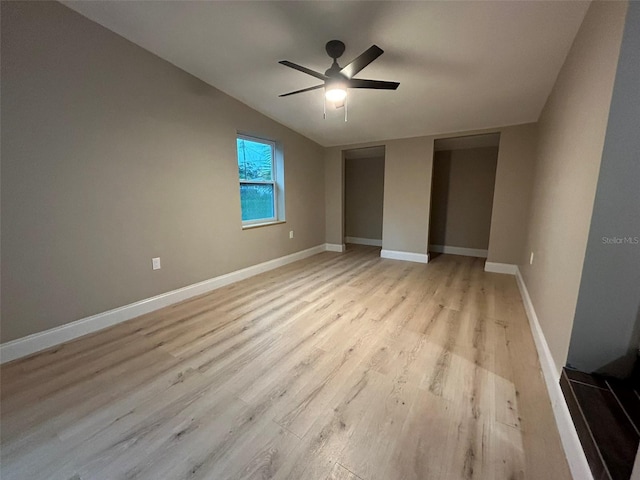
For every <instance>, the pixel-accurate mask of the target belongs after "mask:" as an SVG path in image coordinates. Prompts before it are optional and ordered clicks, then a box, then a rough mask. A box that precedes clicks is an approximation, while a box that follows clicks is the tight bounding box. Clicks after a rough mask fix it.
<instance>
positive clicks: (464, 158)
mask: <svg viewBox="0 0 640 480" xmlns="http://www.w3.org/2000/svg"><path fill="white" fill-rule="evenodd" d="M499 143H500V134H499V133H491V134H484V135H468V136H463V137H453V138H445V139H438V140H435V142H434V149H433V150H434V152H433V175H432V181H431V211H430V218H429V255H430V258H435V257H437V256H438V255H440V254H443V253H446V254H453V255H465V256H470V257H480V258H487V254H488V249H489V231H490V229H491V213H492V210H493V192H494V188H495V183H496V168H497V164H498V148H499Z"/></svg>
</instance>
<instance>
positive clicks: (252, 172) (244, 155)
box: [237, 138, 273, 181]
mask: <svg viewBox="0 0 640 480" xmlns="http://www.w3.org/2000/svg"><path fill="white" fill-rule="evenodd" d="M237 146H238V170H239V172H240V180H266V181H271V180H273V172H272V168H273V157H272V155H273V152H272V149H271V145H270V144H268V143H260V142H252V141H251V140H247V139H244V138H238V139H237Z"/></svg>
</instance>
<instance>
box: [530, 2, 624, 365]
mask: <svg viewBox="0 0 640 480" xmlns="http://www.w3.org/2000/svg"><path fill="white" fill-rule="evenodd" d="M626 9H627V3H626V2H598V1H597V2H593V3H592V4H591V6H590V7H589V10H588V12H587V15H586V16H585V19H584V22H583V24H582V26H581V27H580V30H579V32H578V35H577V36H576V39H575V41H574V43H573V46H572V48H571V50H570V51H569V54H568V56H567V59H566V61H565V63H564V66H563V67H562V69H561V71H560V74H559V75H558V79H557V81H556V84H555V86H554V88H553V90H552V92H551V95H550V96H549V99H548V101H547V103H546V105H545V107H544V109H543V112H542V115H541V117H540V121H539V143H538V154H537V162H536V168H535V176H534V183H533V190H532V197H531V198H532V200H531V211H530V218H529V225H528V235H527V240H526V248H525V253H524V256H525V257H528V255H529V252H534V254H535V258H534V263H533V265H531V266H530V265H529V264H528V262H525V263H524V264H522V265H521V270H522V274H523V277H524V280H525V283H526V285H527V289H528V290H529V293H530V295H531V299H532V301H533V304H534V308H535V310H536V313H537V316H538V318H539V320H540V325H541V327H542V330H543V332H544V335H545V337H546V340H547V342H548V344H549V348H550V350H551V353H552V355H553V358H554V360H555V363H556V366H557V367H558V369H560V368H561V367H562V366H563V365H564V364H565V362H566V359H567V349H568V345H569V338H570V335H571V329H572V325H573V319H574V314H575V309H576V301H577V296H578V288H579V284H580V277H581V274H582V266H583V262H584V258H585V248H586V244H587V237H588V233H589V224H590V221H591V213H592V209H593V202H594V196H595V191H596V184H597V180H598V172H599V167H600V160H601V157H602V151H603V144H604V137H605V130H606V126H607V118H608V114H609V107H610V102H611V93H612V89H613V82H614V77H615V73H616V65H617V61H618V56H619V52H620V44H621V38H622V30H623V25H624V17H625V12H626Z"/></svg>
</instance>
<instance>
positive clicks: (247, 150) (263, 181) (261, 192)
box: [237, 136, 277, 222]
mask: <svg viewBox="0 0 640 480" xmlns="http://www.w3.org/2000/svg"><path fill="white" fill-rule="evenodd" d="M237 150H238V174H239V177H240V203H241V206H242V221H243V222H251V221H259V220H274V219H275V218H276V217H277V213H276V183H275V172H274V158H273V157H274V153H275V148H274V144H273V143H272V142H267V141H264V140H259V139H250V138H246V137H241V136H238V137H237Z"/></svg>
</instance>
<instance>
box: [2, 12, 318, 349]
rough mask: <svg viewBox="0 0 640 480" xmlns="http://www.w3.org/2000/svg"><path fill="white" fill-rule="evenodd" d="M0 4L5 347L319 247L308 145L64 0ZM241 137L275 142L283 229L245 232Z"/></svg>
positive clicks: (314, 159)
mask: <svg viewBox="0 0 640 480" xmlns="http://www.w3.org/2000/svg"><path fill="white" fill-rule="evenodd" d="M1 8H2V65H1V67H2V100H1V101H2V104H1V109H2V134H3V137H2V147H1V148H2V152H1V153H2V187H1V194H2V237H1V241H2V259H1V262H2V283H1V285H2V337H1V340H2V342H6V341H9V340H12V339H16V338H19V337H23V336H25V335H29V334H32V333H35V332H40V331H43V330H46V329H49V328H52V327H56V326H60V325H63V324H65V323H68V322H71V321H74V320H77V319H79V318H83V317H86V316H88V315H92V314H96V313H100V312H104V311H106V310H109V309H112V308H115V307H119V306H122V305H126V304H128V303H131V302H134V301H137V300H140V299H144V298H148V297H151V296H154V295H157V294H160V293H163V292H166V291H170V290H173V289H176V288H179V287H183V286H185V285H190V284H193V283H195V282H199V281H202V280H205V279H208V278H212V277H215V276H217V275H221V274H224V273H227V272H230V271H234V270H237V269H240V268H243V267H247V266H250V265H253V264H257V263H260V262H263V261H266V260H270V259H273V258H276V257H280V256H283V255H286V254H290V253H293V252H296V251H300V250H303V249H305V248H309V247H312V246H315V245H319V244H322V243H324V241H325V229H324V227H325V212H324V207H325V203H324V202H325V197H324V165H323V153H324V150H323V149H322V148H321V147H320V146H319V145H317V144H315V143H314V142H312V141H310V140H308V139H306V138H304V137H302V136H301V135H299V134H297V133H295V132H293V131H292V130H289V129H287V128H285V127H284V126H282V125H280V124H277V123H275V122H274V121H272V120H270V119H268V118H266V117H265V116H263V115H260V114H258V113H257V112H255V111H254V110H252V109H250V108H249V107H247V106H246V105H243V104H242V103H240V102H238V101H236V100H234V99H232V98H230V97H228V96H227V95H225V94H223V93H222V92H220V91H218V90H216V89H215V88H212V87H210V86H208V85H207V84H205V83H203V82H201V81H200V80H198V79H196V78H194V77H192V76H191V75H188V74H187V73H185V72H183V71H182V70H179V69H178V68H176V67H174V66H173V65H171V64H170V63H168V62H166V61H164V60H161V59H160V58H158V57H156V56H154V55H152V54H151V53H149V52H147V51H145V50H143V49H142V48H140V47H138V46H136V45H134V44H132V43H130V42H128V41H127V40H125V39H123V38H121V37H119V36H118V35H116V34H114V33H112V32H110V31H109V30H107V29H105V28H103V27H101V26H99V25H97V24H95V23H93V22H91V21H89V20H87V19H86V18H84V17H82V16H80V15H79V14H77V13H75V12H73V11H71V10H69V9H68V8H66V7H64V6H62V5H61V4H58V3H53V2H44V3H40V2H16V3H13V2H2V6H1ZM238 130H239V131H242V132H246V133H250V134H255V135H258V136H263V137H267V138H272V139H275V140H277V141H279V142H280V143H281V145H282V148H283V150H284V158H285V184H286V219H287V223H286V224H281V225H274V226H268V227H263V228H256V229H251V230H242V225H241V218H240V198H239V189H238V170H237V161H236V151H235V136H236V132H237V131H238ZM289 230H295V238H294V239H292V240H289V238H288V231H289ZM156 256H159V257H161V258H162V269H161V270H158V271H153V270H152V269H151V258H152V257H156Z"/></svg>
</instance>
